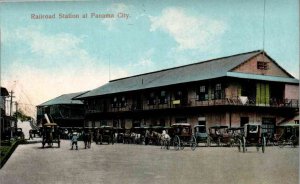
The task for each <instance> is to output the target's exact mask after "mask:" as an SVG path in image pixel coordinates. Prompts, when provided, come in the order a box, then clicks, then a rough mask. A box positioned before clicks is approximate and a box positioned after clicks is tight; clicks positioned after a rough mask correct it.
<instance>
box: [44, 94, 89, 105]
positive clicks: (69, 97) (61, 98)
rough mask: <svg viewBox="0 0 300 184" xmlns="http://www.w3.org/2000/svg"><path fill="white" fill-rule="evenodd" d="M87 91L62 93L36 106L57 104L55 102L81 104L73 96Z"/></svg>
mask: <svg viewBox="0 0 300 184" xmlns="http://www.w3.org/2000/svg"><path fill="white" fill-rule="evenodd" d="M87 92H88V91H85V92H78V93H69V94H64V95H61V96H58V97H56V98H53V99H51V100H49V101H47V102H44V103H42V104H40V105H38V106H48V105H57V104H83V103H82V101H80V100H75V99H73V98H75V97H78V96H79V95H82V94H85V93H87Z"/></svg>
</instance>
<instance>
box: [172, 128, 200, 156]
mask: <svg viewBox="0 0 300 184" xmlns="http://www.w3.org/2000/svg"><path fill="white" fill-rule="evenodd" d="M169 135H170V137H171V142H172V143H173V146H174V148H175V150H179V149H181V150H183V149H184V147H185V146H190V147H191V149H192V150H193V151H194V150H195V149H196V146H197V141H196V137H195V136H194V134H193V129H192V127H191V125H190V124H189V123H175V124H173V125H172V126H171V128H170V129H169Z"/></svg>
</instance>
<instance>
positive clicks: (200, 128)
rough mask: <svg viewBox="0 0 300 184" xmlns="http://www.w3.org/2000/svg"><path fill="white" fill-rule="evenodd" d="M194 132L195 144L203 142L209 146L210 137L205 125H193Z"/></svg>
mask: <svg viewBox="0 0 300 184" xmlns="http://www.w3.org/2000/svg"><path fill="white" fill-rule="evenodd" d="M194 134H195V137H196V141H197V144H198V143H205V145H206V146H210V137H209V135H208V133H207V131H206V126H205V125H196V126H194Z"/></svg>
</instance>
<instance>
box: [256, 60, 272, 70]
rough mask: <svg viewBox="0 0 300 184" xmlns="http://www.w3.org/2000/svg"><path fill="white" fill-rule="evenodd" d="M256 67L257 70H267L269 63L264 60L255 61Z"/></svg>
mask: <svg viewBox="0 0 300 184" xmlns="http://www.w3.org/2000/svg"><path fill="white" fill-rule="evenodd" d="M257 69H259V70H268V69H269V63H268V62H264V61H257Z"/></svg>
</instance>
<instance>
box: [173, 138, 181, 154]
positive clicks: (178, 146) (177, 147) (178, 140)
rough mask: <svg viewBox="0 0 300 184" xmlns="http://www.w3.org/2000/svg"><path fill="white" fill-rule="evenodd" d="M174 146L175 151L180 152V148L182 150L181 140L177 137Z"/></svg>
mask: <svg viewBox="0 0 300 184" xmlns="http://www.w3.org/2000/svg"><path fill="white" fill-rule="evenodd" d="M173 144H174V149H175V150H176V151H177V150H179V148H180V139H179V137H178V136H177V135H176V136H175V137H174V140H173Z"/></svg>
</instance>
